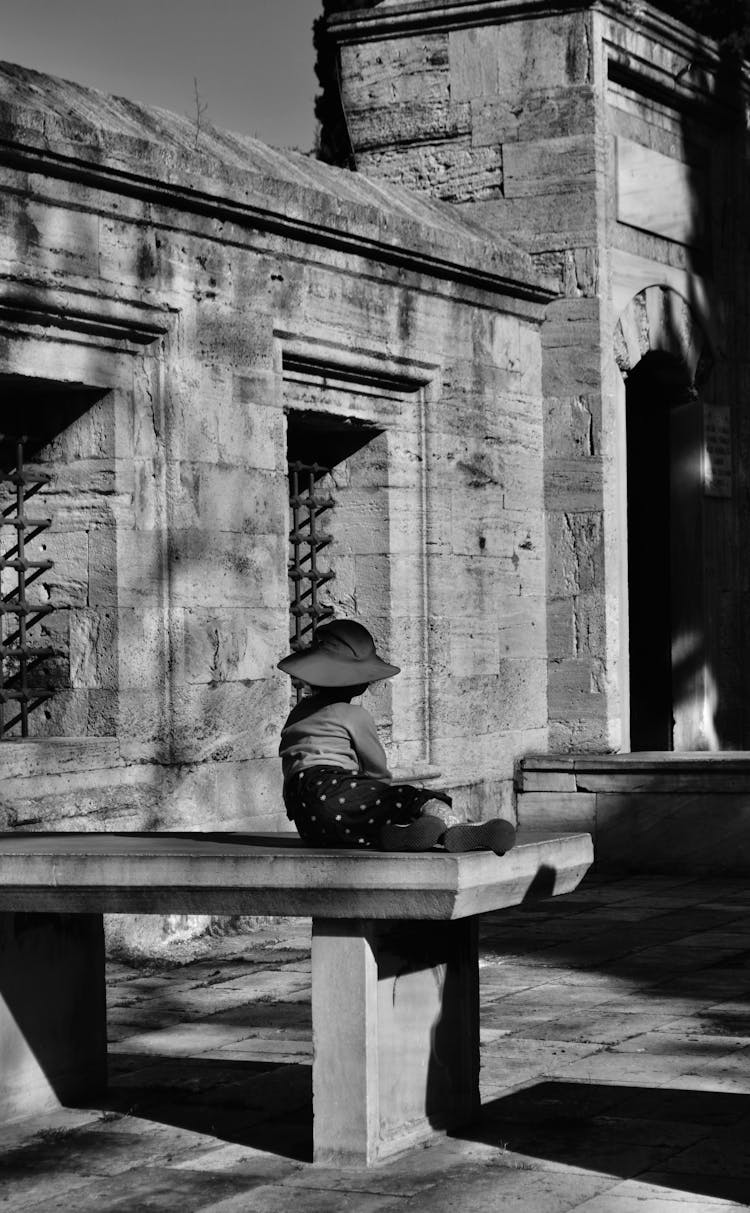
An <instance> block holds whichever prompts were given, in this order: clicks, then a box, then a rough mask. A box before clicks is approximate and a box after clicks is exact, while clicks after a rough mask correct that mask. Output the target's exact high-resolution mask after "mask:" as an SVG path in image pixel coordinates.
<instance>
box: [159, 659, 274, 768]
mask: <svg viewBox="0 0 750 1213" xmlns="http://www.w3.org/2000/svg"><path fill="white" fill-rule="evenodd" d="M169 707H170V711H171V719H170V725H171V731H172V754H173V761H175V762H178V763H194V762H207V761H214V762H216V761H219V762H222V761H226V760H229V759H231V760H233V761H238V760H243V759H249V758H265V757H271V756H272V755H274V754H276V753H277V752H278V744H279V733H280V731H281V726H282V724H283V723H284V720H285V719H286V716H287V714H288V712H289V685H288V683H287V681H286V680H282V679H281V678H280V677H277V678H274V679H263V680H260V681H258V682H214V683H208V684H206V685H204V686H198V685H196V686H187V687H176V688H174V690H173V692H172V694H171V696H170V704H169Z"/></svg>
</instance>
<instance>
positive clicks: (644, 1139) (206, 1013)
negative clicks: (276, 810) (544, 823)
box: [0, 875, 750, 1213]
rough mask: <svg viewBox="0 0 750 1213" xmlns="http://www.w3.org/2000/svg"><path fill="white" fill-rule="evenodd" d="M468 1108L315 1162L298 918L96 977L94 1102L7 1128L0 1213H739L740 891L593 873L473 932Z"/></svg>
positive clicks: (744, 1168)
mask: <svg viewBox="0 0 750 1213" xmlns="http://www.w3.org/2000/svg"><path fill="white" fill-rule="evenodd" d="M481 936H482V950H481V1018H482V1073H481V1082H482V1101H483V1106H482V1115H481V1119H480V1120H479V1122H478V1123H477V1124H475V1125H473V1126H472V1127H470V1128H468V1129H465V1130H463V1131H461V1132H460V1133H457V1134H456V1135H454V1136H451V1137H447V1138H446V1137H442V1138H440V1137H438V1138H435V1139H434V1140H432V1141H431V1142H430V1143H429V1144H428V1145H426V1146H423V1147H420V1148H418V1149H414V1150H411V1151H410V1152H408V1153H405V1154H402V1155H400V1156H398V1157H396V1158H393V1159H390V1160H388V1161H385V1162H382V1163H380V1164H377V1165H376V1166H374V1167H371V1168H369V1169H366V1168H346V1169H339V1168H329V1167H322V1166H316V1165H313V1164H312V1162H311V1161H310V1159H311V1149H312V1106H311V1074H310V1067H311V1043H310V954H309V943H310V941H309V923H308V922H307V921H305V920H302V919H299V920H296V919H295V920H287V921H283V920H282V921H280V922H272V923H269V924H267V925H264V926H262V927H260V928H259V929H258V930H256V931H254V932H253V933H252V934H249V935H248V934H245V935H227V936H223V937H222V938H219V939H205V940H202V941H200V943H198V944H193V945H191V946H190V947H189V948H187V950H186V948H185V947H183V948H182V949H181V948H180V947H178V948H177V949H176V950H175V952H174V954H172V955H171V956H170V959H169V960H165V961H163V962H158V963H157V962H153V961H150V962H141V963H134V964H124V963H121V962H120V963H112V964H111V965H110V968H109V974H108V999H109V1023H110V1080H111V1085H110V1090H109V1093H108V1095H107V1097H106V1102H104V1101H102V1102H100V1103H98V1104H97V1105H96V1106H95V1107H91V1108H84V1109H65V1110H61V1111H59V1112H55V1113H52V1114H50V1115H48V1116H46V1117H44V1118H37V1119H35V1120H33V1121H30V1120H27V1121H24V1122H19V1123H18V1124H15V1125H13V1126H9V1127H6V1128H4V1129H2V1130H0V1210H5V1209H8V1210H13V1211H14V1213H15V1211H16V1210H29V1211H34V1213H37V1211H38V1213H41V1211H42V1210H53V1209H60V1210H62V1209H64V1210H66V1211H67V1213H85V1211H87V1210H94V1209H95V1210H97V1211H98V1213H107V1211H108V1210H127V1211H133V1213H140V1210H170V1211H171V1210H177V1211H179V1213H193V1211H198V1210H200V1211H201V1213H235V1211H237V1213H244V1211H252V1213H281V1211H284V1213H287V1211H288V1210H292V1211H293V1213H339V1211H343V1210H355V1211H357V1213H376V1211H377V1213H427V1211H428V1210H429V1213H489V1211H492V1213H494V1211H496V1210H497V1211H500V1210H502V1211H503V1213H506V1211H507V1213H567V1211H569V1210H576V1211H577V1213H636V1211H637V1213H678V1211H679V1213H718V1211H719V1210H723V1209H737V1208H750V882H746V881H743V880H740V879H733V878H732V879H730V878H727V879H722V878H719V877H717V878H714V879H710V880H707V879H688V878H684V877H683V878H680V877H658V876H649V877H634V876H626V877H615V876H601V875H598V876H589V877H587V878H586V879H585V880H584V882H583V884H582V885H581V887H580V888H579V889H578V890H577V891H576V892H575V893H573V894H570V895H568V896H566V897H561V898H559V899H555V900H551V901H544V902H537V903H531V904H529V905H526V906H523V907H519V908H518V909H515V910H504V911H502V912H499V913H497V914H490V915H487V916H485V917H484V918H483V920H482V930H481Z"/></svg>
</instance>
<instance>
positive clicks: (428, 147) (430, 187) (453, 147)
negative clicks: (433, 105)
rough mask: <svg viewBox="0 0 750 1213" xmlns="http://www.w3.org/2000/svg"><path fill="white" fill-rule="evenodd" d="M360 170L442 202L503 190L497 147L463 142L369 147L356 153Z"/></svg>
mask: <svg viewBox="0 0 750 1213" xmlns="http://www.w3.org/2000/svg"><path fill="white" fill-rule="evenodd" d="M358 162H359V167H360V169H361V171H362V172H363V173H366V174H367V173H370V174H372V175H373V176H376V177H384V178H385V179H386V180H387V181H395V182H398V184H399V185H403V186H405V187H406V188H407V189H410V190H414V191H415V192H417V193H422V194H430V195H431V196H432V197H435V198H441V199H442V200H443V201H445V202H470V201H472V200H473V199H483V198H494V197H496V196H498V197H499V196H501V195H502V191H503V151H502V148H501V147H482V148H472V147H471V144H470V143H469V140H468V137H465V138H464V140H463V142H455V141H454V142H450V143H445V142H442V141H436V142H434V143H418V144H412V145H410V146H408V147H406V148H395V149H390V148H388V149H383V150H380V149H374V148H373V149H371V150H370V151H367V152H361V153H360V154H359V156H358Z"/></svg>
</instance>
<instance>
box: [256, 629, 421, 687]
mask: <svg viewBox="0 0 750 1213" xmlns="http://www.w3.org/2000/svg"><path fill="white" fill-rule="evenodd" d="M279 669H280V670H283V671H284V673H285V674H289V675H290V677H292V678H299V680H300V681H301V682H307V683H309V684H310V685H311V686H314V687H348V686H356V685H358V684H359V683H361V682H379V681H380V680H381V679H382V678H393V676H394V674H398V673H399V671H400V666H397V665H391V664H390V662H388V661H383V658H382V657H378V654H377V653H376V651H375V641H374V640H373V638H372V636H371V635H370V633H369V632H368V630H367V628H366V627H363V626H362V624H361V623H355V621H354V620H353V619H334V620H333V622H332V623H326V624H324V625H323V627H320V628H318V631H317V634H316V636H315V640H314V641H313V643H312V644H311V645H310V647H309V648H308V649H303V650H302V651H301V652H299V653H290V654H289V656H288V657H284V659H283V660H282V661H280V662H279Z"/></svg>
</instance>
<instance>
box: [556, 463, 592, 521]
mask: <svg viewBox="0 0 750 1213" xmlns="http://www.w3.org/2000/svg"><path fill="white" fill-rule="evenodd" d="M545 504H546V506H547V509H548V510H550V511H553V510H554V511H565V512H566V513H568V514H573V513H581V512H583V513H586V514H596V513H597V512H598V511H600V510H601V509H602V504H603V469H602V464H601V461H600V460H599V459H554V458H552V459H549V460H548V461H547V466H546V475H545Z"/></svg>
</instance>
